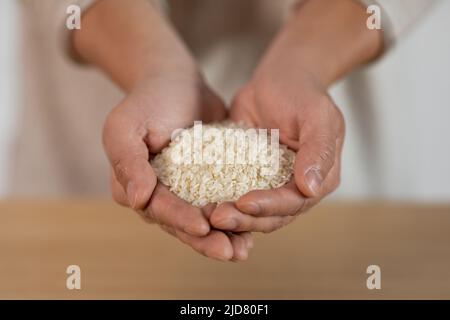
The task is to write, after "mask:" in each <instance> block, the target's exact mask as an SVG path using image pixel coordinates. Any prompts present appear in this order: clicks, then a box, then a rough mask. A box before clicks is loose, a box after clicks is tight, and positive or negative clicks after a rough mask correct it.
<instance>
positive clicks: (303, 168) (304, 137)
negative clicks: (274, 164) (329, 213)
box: [294, 108, 343, 197]
mask: <svg viewBox="0 0 450 320" xmlns="http://www.w3.org/2000/svg"><path fill="white" fill-rule="evenodd" d="M329 109H330V108H326V111H321V112H322V113H321V114H319V116H316V120H315V121H311V122H310V124H309V125H308V124H305V126H304V128H302V132H301V135H300V147H299V150H298V152H297V155H296V157H295V164H294V176H295V182H296V184H297V187H298V188H299V190H300V191H301V192H302V193H303V194H304V195H306V196H307V197H318V196H319V197H320V196H323V189H322V188H323V182H324V181H325V179H326V177H327V175H328V173H329V171H330V170H331V168H332V167H333V165H334V162H335V159H336V153H337V138H338V136H339V132H340V127H341V123H342V122H343V120H342V115H341V113H340V112H339V111H338V110H337V108H333V109H332V110H333V111H330V110H329Z"/></svg>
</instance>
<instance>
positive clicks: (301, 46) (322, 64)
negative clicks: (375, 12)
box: [263, 0, 383, 86]
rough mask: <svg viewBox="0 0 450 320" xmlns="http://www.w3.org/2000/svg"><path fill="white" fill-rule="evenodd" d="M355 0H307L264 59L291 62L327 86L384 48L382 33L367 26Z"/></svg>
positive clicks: (361, 9) (293, 15)
mask: <svg viewBox="0 0 450 320" xmlns="http://www.w3.org/2000/svg"><path fill="white" fill-rule="evenodd" d="M367 17H368V16H367V14H366V12H365V8H364V6H362V5H361V4H360V3H358V2H357V1H355V0H339V1H328V0H305V1H304V2H303V3H302V4H300V5H299V6H298V7H297V8H295V9H294V11H293V13H292V15H291V16H290V18H289V20H288V21H287V22H286V25H285V27H284V28H283V29H282V30H281V31H280V33H279V35H278V36H277V38H276V39H275V41H274V43H273V45H272V47H271V49H270V50H269V52H268V54H267V55H266V56H265V58H264V59H263V64H265V63H278V64H282V63H289V64H291V66H290V68H294V69H297V70H304V71H307V72H309V73H312V74H313V75H314V76H315V77H316V78H317V79H319V80H320V81H321V82H322V83H323V84H324V85H326V86H328V85H330V84H331V83H333V82H334V81H335V80H337V79H338V78H340V77H342V76H343V75H345V74H347V73H348V72H350V71H352V70H353V69H354V68H356V67H358V66H360V65H361V64H364V63H366V62H369V61H370V60H372V59H374V58H376V57H377V56H378V55H379V54H380V52H381V51H382V43H383V40H382V34H381V32H380V31H379V30H369V29H368V28H367V27H366V19H367Z"/></svg>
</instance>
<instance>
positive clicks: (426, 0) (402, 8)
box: [360, 0, 436, 48]
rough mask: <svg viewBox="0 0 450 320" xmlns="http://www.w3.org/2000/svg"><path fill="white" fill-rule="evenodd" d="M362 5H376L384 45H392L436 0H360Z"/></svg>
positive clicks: (387, 46)
mask: <svg viewBox="0 0 450 320" xmlns="http://www.w3.org/2000/svg"><path fill="white" fill-rule="evenodd" d="M360 1H361V2H362V3H363V4H364V5H366V6H369V5H378V6H379V7H380V9H381V27H382V29H383V31H384V40H385V47H386V48H389V47H390V46H392V45H393V44H394V43H395V42H396V41H397V40H398V39H399V38H400V37H401V36H402V35H403V34H404V33H406V32H407V31H408V30H409V29H410V28H411V27H412V26H413V24H414V23H415V22H416V21H417V20H419V19H420V18H421V17H422V16H423V15H424V13H425V12H426V10H427V9H428V8H429V7H431V6H432V5H433V4H434V3H435V2H436V0H360Z"/></svg>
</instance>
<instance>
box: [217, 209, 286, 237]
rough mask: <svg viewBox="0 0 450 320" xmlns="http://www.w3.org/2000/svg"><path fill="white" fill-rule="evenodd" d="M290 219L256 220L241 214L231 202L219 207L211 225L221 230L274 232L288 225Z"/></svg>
mask: <svg viewBox="0 0 450 320" xmlns="http://www.w3.org/2000/svg"><path fill="white" fill-rule="evenodd" d="M288 218H289V216H288V217H277V216H274V217H261V218H256V217H253V216H251V215H247V214H244V213H242V212H240V211H239V210H238V209H236V207H235V206H234V205H233V203H231V202H224V203H221V204H220V205H218V206H217V208H216V210H214V212H213V213H212V215H211V218H210V222H211V225H212V226H214V227H215V228H217V229H220V230H227V231H234V232H244V231H255V232H272V231H275V230H277V229H279V228H280V227H282V226H283V225H285V224H286V221H288V220H287V219H288Z"/></svg>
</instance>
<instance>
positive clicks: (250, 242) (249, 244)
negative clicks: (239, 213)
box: [240, 232, 254, 249]
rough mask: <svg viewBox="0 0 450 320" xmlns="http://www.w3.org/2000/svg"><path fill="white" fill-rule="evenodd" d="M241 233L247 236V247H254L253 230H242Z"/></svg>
mask: <svg viewBox="0 0 450 320" xmlns="http://www.w3.org/2000/svg"><path fill="white" fill-rule="evenodd" d="M240 235H242V236H243V237H244V238H245V242H246V243H247V248H248V249H252V248H253V246H254V243H253V236H252V233H251V232H241V233H240Z"/></svg>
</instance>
